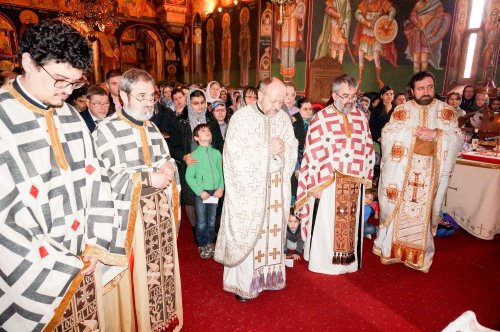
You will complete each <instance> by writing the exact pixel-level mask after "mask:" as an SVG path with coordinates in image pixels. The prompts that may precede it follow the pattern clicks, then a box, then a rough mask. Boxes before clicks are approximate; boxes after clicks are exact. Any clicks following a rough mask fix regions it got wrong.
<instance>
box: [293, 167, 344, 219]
mask: <svg viewBox="0 0 500 332" xmlns="http://www.w3.org/2000/svg"><path fill="white" fill-rule="evenodd" d="M334 182H335V173H333V175H332V177H331V178H330V179H328V181H326V182H323V183H322V184H320V185H319V186H316V187H314V188H311V189H309V190H308V191H307V195H306V196H305V197H302V199H300V200H299V201H297V202H296V203H295V211H298V210H299V209H300V208H301V207H302V206H303V205H304V204H306V203H307V202H308V201H309V199H310V198H311V196H314V194H316V193H319V192H322V191H323V190H324V189H325V188H327V187H329V186H330V185H331V184H332V183H334Z"/></svg>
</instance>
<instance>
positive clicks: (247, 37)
mask: <svg viewBox="0 0 500 332" xmlns="http://www.w3.org/2000/svg"><path fill="white" fill-rule="evenodd" d="M249 19H250V11H249V10H248V7H242V8H241V10H240V13H239V22H240V32H239V38H238V42H239V47H238V58H239V62H240V86H247V85H248V84H249V82H250V80H249V69H250V68H249V66H250V60H252V54H251V47H250V43H251V39H252V35H251V33H250V27H249V25H248V21H249Z"/></svg>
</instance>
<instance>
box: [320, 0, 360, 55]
mask: <svg viewBox="0 0 500 332" xmlns="http://www.w3.org/2000/svg"><path fill="white" fill-rule="evenodd" d="M325 5H326V7H325V16H324V18H323V29H322V31H321V34H320V36H319V38H318V43H317V45H316V53H315V55H314V59H319V58H322V57H324V56H325V55H330V56H331V57H332V58H334V59H337V60H338V61H339V62H340V63H342V62H343V60H344V52H345V49H346V45H347V38H348V37H349V28H350V26H351V4H350V1H349V0H326V2H325Z"/></svg>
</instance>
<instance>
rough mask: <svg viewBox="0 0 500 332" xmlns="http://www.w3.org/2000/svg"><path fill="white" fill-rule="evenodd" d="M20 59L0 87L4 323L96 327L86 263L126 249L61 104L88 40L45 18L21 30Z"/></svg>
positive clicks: (113, 257)
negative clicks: (19, 70)
mask: <svg viewBox="0 0 500 332" xmlns="http://www.w3.org/2000/svg"><path fill="white" fill-rule="evenodd" d="M19 62H20V63H21V64H22V66H23V69H24V73H23V74H22V75H21V76H19V77H17V78H16V79H15V80H14V81H12V82H10V83H9V84H6V85H4V86H3V87H2V88H1V89H0V132H1V133H2V135H1V138H0V156H1V157H0V161H1V164H2V165H3V166H2V167H1V168H0V177H1V179H2V181H0V201H1V202H2V203H1V204H0V256H1V257H2V259H0V271H1V274H2V277H1V278H0V289H1V291H0V298H1V300H0V322H1V325H2V330H4V329H5V330H11V331H13V330H16V331H41V330H47V331H52V330H77V329H83V328H88V329H99V320H100V319H101V318H102V317H101V316H100V315H99V314H98V310H97V307H98V305H97V302H98V301H99V299H100V297H99V295H98V294H99V293H98V292H96V288H100V285H95V283H94V274H93V271H94V268H95V266H96V263H97V261H98V260H100V261H102V262H103V263H106V264H122V265H125V264H126V257H125V250H124V248H123V247H122V246H119V245H118V243H116V242H115V241H116V239H117V237H116V233H117V231H118V230H117V227H118V224H117V223H115V221H118V219H117V218H115V212H114V211H115V210H114V207H113V201H112V196H111V188H110V183H109V180H108V177H107V176H106V172H105V170H103V169H102V167H101V165H102V164H101V163H100V162H99V161H98V159H97V157H96V155H95V152H94V147H93V143H92V139H91V137H90V134H89V132H88V130H87V128H86V127H85V123H84V122H83V121H82V120H81V118H80V116H79V115H78V112H77V111H76V110H75V109H74V108H73V107H71V106H69V105H68V104H66V103H65V102H64V101H65V100H66V99H67V98H68V96H69V95H70V94H71V92H72V91H73V90H74V89H77V88H78V87H81V86H83V84H84V83H83V81H82V77H83V74H84V72H85V71H87V70H89V69H90V68H91V66H92V48H90V47H89V45H88V44H87V42H86V40H85V38H84V37H83V36H82V35H80V34H79V33H78V32H77V31H76V30H75V29H74V28H72V27H70V26H68V25H66V24H63V23H61V22H57V21H42V22H41V23H40V24H38V25H33V26H30V27H28V28H27V29H26V30H25V32H24V34H23V37H22V40H21V42H20V45H19ZM82 292H85V294H86V296H85V297H82V296H81V293H82ZM78 294H80V296H77V295H78Z"/></svg>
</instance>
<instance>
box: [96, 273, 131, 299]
mask: <svg viewBox="0 0 500 332" xmlns="http://www.w3.org/2000/svg"><path fill="white" fill-rule="evenodd" d="M127 271H128V269H126V270H123V271H122V272H120V273H118V274H117V275H116V276H115V277H114V278H113V279H111V280H110V281H108V283H107V284H106V285H104V287H103V288H102V293H103V294H106V293H107V292H109V291H110V290H112V289H113V288H115V287H116V285H118V283H119V282H120V280H121V279H122V278H123V275H124V274H125V273H126V272H127Z"/></svg>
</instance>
